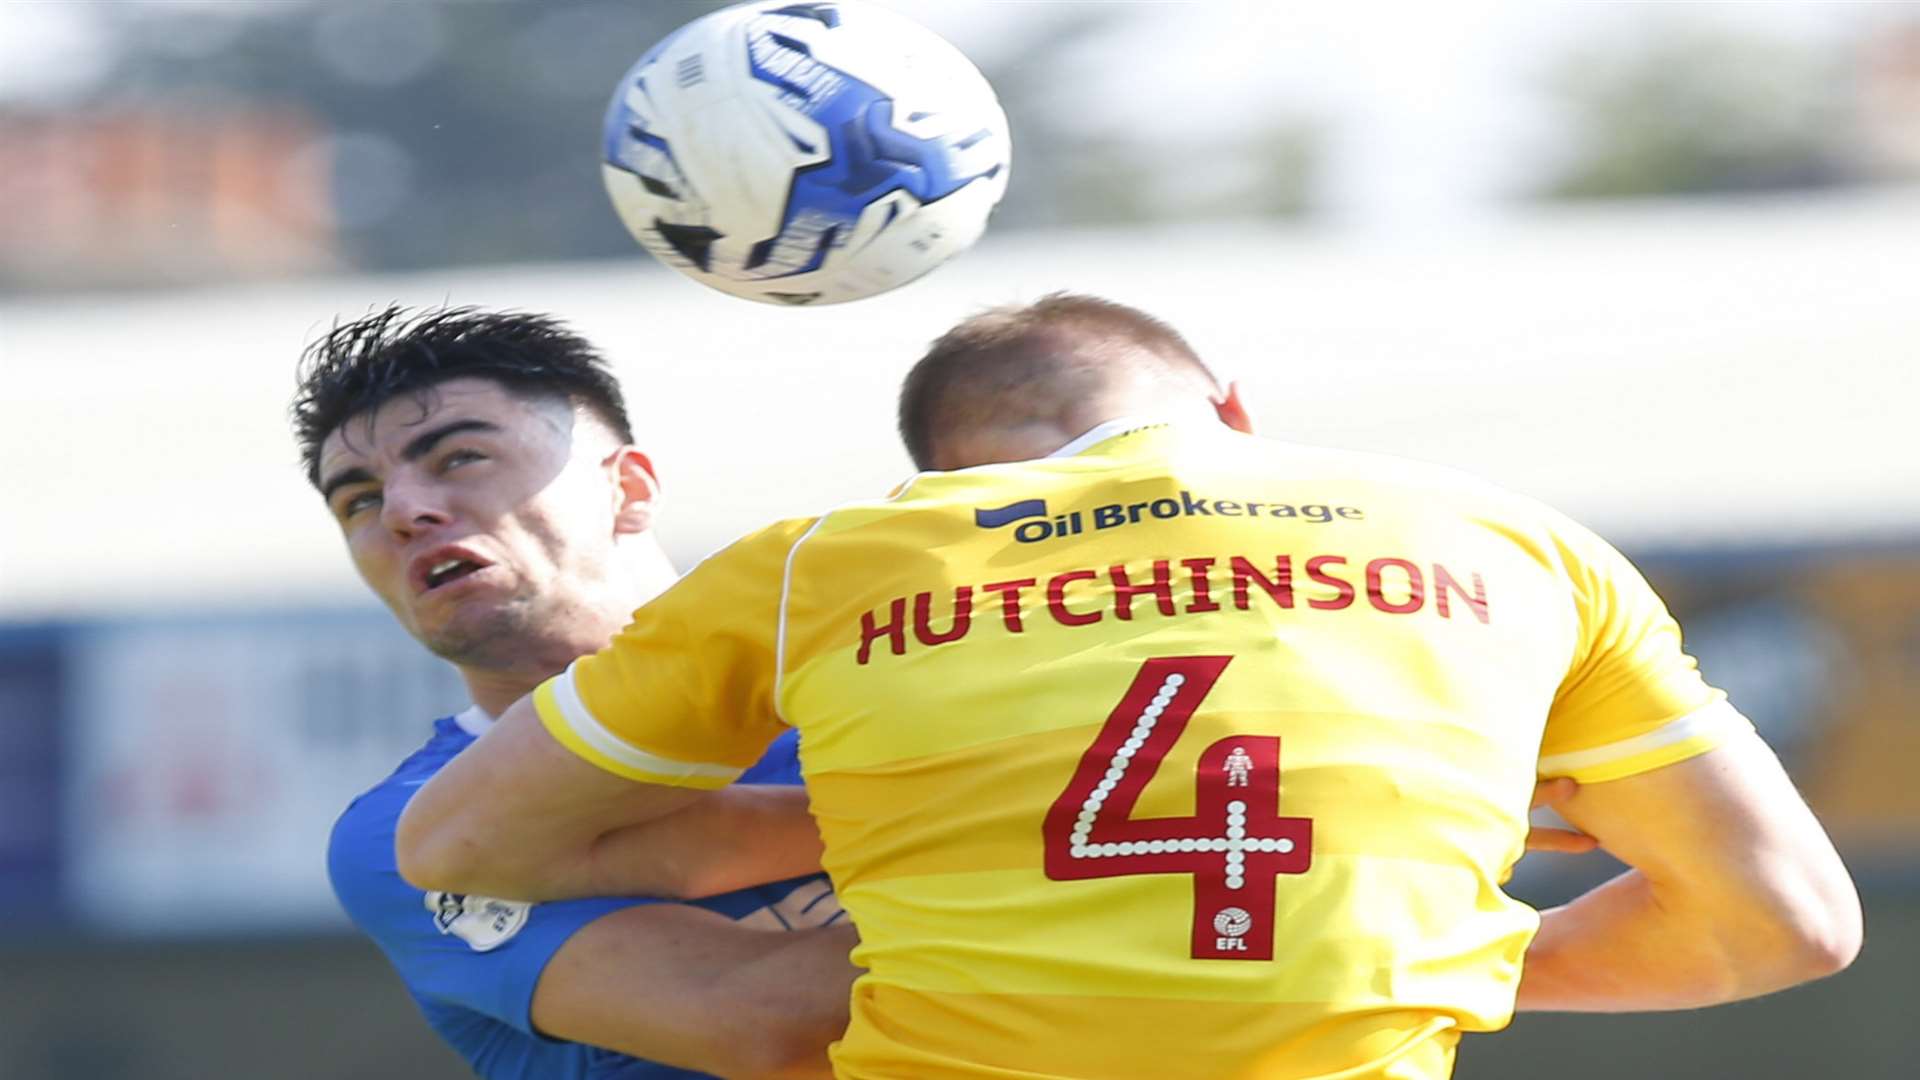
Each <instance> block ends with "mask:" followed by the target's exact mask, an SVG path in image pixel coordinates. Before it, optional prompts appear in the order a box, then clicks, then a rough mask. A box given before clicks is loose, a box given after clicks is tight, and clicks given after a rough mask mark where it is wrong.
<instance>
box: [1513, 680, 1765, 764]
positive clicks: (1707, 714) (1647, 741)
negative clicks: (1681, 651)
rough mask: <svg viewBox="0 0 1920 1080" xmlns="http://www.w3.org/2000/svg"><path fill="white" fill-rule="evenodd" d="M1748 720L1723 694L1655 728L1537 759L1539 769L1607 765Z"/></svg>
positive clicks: (1745, 723)
mask: <svg viewBox="0 0 1920 1080" xmlns="http://www.w3.org/2000/svg"><path fill="white" fill-rule="evenodd" d="M1747 725H1748V720H1747V718H1746V717H1745V716H1742V715H1741V714H1740V710H1738V709H1736V708H1734V707H1733V705H1732V704H1731V703H1730V702H1728V701H1727V700H1726V699H1725V698H1721V699H1720V700H1718V701H1715V702H1713V703H1712V704H1710V705H1704V706H1702V707H1700V708H1698V709H1695V710H1694V711H1692V712H1690V713H1688V714H1687V715H1685V716H1682V717H1680V718H1679V719H1676V720H1670V721H1668V722H1667V723H1664V724H1662V725H1660V726H1659V727H1657V728H1654V729H1653V730H1652V731H1648V732H1644V733H1642V734H1639V735H1635V736H1634V737H1633V738H1631V739H1622V740H1620V741H1619V742H1616V743H1608V744H1607V745H1605V746H1596V747H1593V748H1592V749H1589V750H1574V751H1572V752H1570V753H1565V754H1553V755H1551V756H1549V757H1543V758H1541V759H1540V764H1539V766H1538V771H1539V772H1540V773H1541V774H1542V775H1547V776H1558V775H1564V774H1566V773H1575V772H1581V771H1583V770H1586V769H1591V768H1594V767H1596V766H1600V765H1610V764H1612V763H1613V762H1616V761H1625V760H1627V759H1628V758H1634V757H1639V756H1640V755H1641V754H1646V753H1651V752H1652V751H1655V750H1659V749H1660V748H1662V747H1666V746H1672V745H1673V744H1675V743H1679V742H1685V741H1686V740H1688V739H1692V738H1696V737H1698V736H1701V735H1711V734H1714V733H1716V732H1722V731H1729V730H1733V729H1736V728H1745V727H1746V726H1747Z"/></svg>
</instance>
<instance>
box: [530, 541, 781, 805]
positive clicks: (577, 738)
mask: <svg viewBox="0 0 1920 1080" xmlns="http://www.w3.org/2000/svg"><path fill="white" fill-rule="evenodd" d="M812 524H813V522H811V521H796V522H786V523H783V524H781V525H776V526H774V527H772V528H770V529H766V530H764V531H762V532H760V533H757V534H754V535H752V536H749V537H747V538H746V539H744V540H741V541H739V542H738V543H736V544H734V545H733V546H731V547H729V548H726V549H725V550H723V551H721V552H719V553H718V554H716V555H714V556H713V557H712V558H709V559H708V560H706V561H705V562H703V563H701V564H700V565H699V566H697V567H695V568H694V570H693V572H692V573H690V574H688V575H687V576H686V577H684V578H681V579H680V580H679V581H678V582H676V583H675V584H674V585H673V587H672V588H670V589H668V590H667V591H666V592H664V593H661V594H660V595H659V596H658V597H656V598H654V599H653V600H651V601H649V602H648V603H647V604H646V605H645V606H643V607H642V608H640V610H638V611H636V612H634V614H633V621H632V622H631V623H629V624H628V625H627V627H626V629H625V630H622V631H621V632H620V634H619V635H618V636H617V637H615V638H614V639H613V641H612V643H611V644H609V645H608V646H607V647H606V648H604V649H602V650H600V651H599V652H598V653H595V654H593V655H592V656H587V657H582V658H581V659H579V660H577V661H575V662H574V663H573V665H572V666H571V667H569V668H568V669H567V670H566V671H564V672H562V673H561V674H559V675H557V676H555V677H554V678H552V679H549V680H548V681H547V682H545V683H543V684H541V686H540V688H539V689H538V690H537V691H535V693H534V704H535V706H536V707H537V708H538V710H539V712H540V719H541V722H542V723H543V724H545V725H546V728H547V730H548V731H549V732H550V733H552V735H553V737H554V738H555V739H557V740H558V741H559V742H560V743H561V744H562V745H564V746H566V747H567V748H568V749H570V750H572V751H573V752H574V753H576V754H578V755H580V756H581V757H583V758H585V759H586V760H588V761H590V762H592V763H594V764H595V765H598V766H599V767H601V768H603V769H606V770H607V771H609V772H612V773H615V774H617V775H620V776H624V777H627V778H628V779H632V780H639V781H643V782H646V783H653V784H669V785H675V786H683V787H699V788H718V787H724V786H725V785H727V784H728V783H730V782H732V781H733V780H734V779H735V778H736V777H738V776H739V775H740V773H741V771H742V770H743V769H745V768H746V767H747V766H748V765H749V764H751V763H752V762H753V761H754V760H755V759H756V758H758V757H759V756H760V754H761V752H762V751H764V750H765V749H766V748H767V744H768V743H769V742H771V741H772V740H773V739H774V737H775V736H777V735H778V734H779V733H780V732H781V731H782V730H784V728H785V725H784V724H783V723H782V722H781V720H780V718H779V716H778V715H777V712H776V710H775V708H774V703H773V702H774V693H775V682H776V681H777V679H778V678H779V660H778V655H777V653H778V650H779V648H780V646H781V640H780V639H781V633H780V620H781V615H782V612H781V607H782V603H783V600H784V592H785V583H786V573H787V564H788V556H789V554H790V553H791V552H792V550H793V548H794V546H795V545H796V544H797V543H798V542H799V541H800V539H801V538H802V537H803V536H804V535H805V533H806V531H807V530H808V528H810V527H811V526H812Z"/></svg>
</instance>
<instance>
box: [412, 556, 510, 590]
mask: <svg viewBox="0 0 1920 1080" xmlns="http://www.w3.org/2000/svg"><path fill="white" fill-rule="evenodd" d="M491 565H492V564H491V563H489V562H487V561H486V560H485V559H482V558H480V557H479V556H477V555H474V554H473V553H472V552H469V551H466V550H464V549H461V548H451V547H447V548H441V549H439V550H438V551H430V552H428V553H427V554H425V555H422V556H420V557H419V558H417V559H415V560H413V565H412V566H411V567H410V568H409V573H408V575H407V576H408V577H409V578H410V579H411V580H412V582H413V591H414V594H415V595H419V594H421V593H429V592H432V591H433V590H435V589H438V588H440V587H441V586H444V585H451V584H453V583H454V582H456V581H459V580H460V579H462V578H465V577H470V576H472V575H473V574H476V573H478V572H479V571H481V570H485V569H486V568H487V567H488V566H491Z"/></svg>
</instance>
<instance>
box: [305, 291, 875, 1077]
mask: <svg viewBox="0 0 1920 1080" xmlns="http://www.w3.org/2000/svg"><path fill="white" fill-rule="evenodd" d="M293 419H294V426H295V429H296V434H297V437H298V439H299V443H300V449H301V455H302V458H303V460H304V462H305V465H306V467H307V473H308V477H309V479H310V480H311V481H312V482H313V484H314V486H315V487H316V488H317V489H318V490H319V492H320V494H321V495H322V496H323V497H324V498H325V499H326V501H327V506H328V508H329V509H330V510H331V511H332V512H333V515H334V517H335V519H336V520H337V521H338V522H339V524H340V529H341V532H342V534H343V535H344V536H345V538H346V541H347V548H348V551H349V553H350V554H351V556H352V558H353V562H354V566H355V568H356V569H358V570H359V572H360V575H361V577H362V578H363V579H364V580H365V581H366V583H367V585H368V586H369V587H370V588H371V589H372V590H373V591H374V593H375V594H377V595H378V596H379V597H380V599H381V600H382V601H384V602H385V603H386V605H387V606H388V608H390V609H391V610H392V611H393V614H394V617H395V618H397V619H398V620H399V621H400V624H401V625H402V626H404V627H405V628H406V629H407V631H408V633H410V634H412V635H413V636H414V637H415V638H416V639H417V640H419V642H420V643H421V644H422V645H424V646H426V647H427V648H428V649H430V650H432V651H433V652H434V653H435V654H436V655H438V656H440V657H442V658H444V659H446V660H447V661H449V662H450V663H452V664H453V665H454V666H455V667H456V668H457V669H458V670H459V672H460V675H461V677H462V678H463V679H464V680H465V682H466V684H467V688H468V691H469V692H470V693H471V695H472V699H473V706H472V707H471V708H469V709H467V710H466V711H464V712H462V713H460V714H458V715H456V716H450V717H445V718H442V719H440V720H438V721H436V722H435V723H434V724H433V728H432V733H431V736H430V738H429V739H428V740H427V743H426V745H425V746H423V747H422V748H421V749H420V750H419V751H418V752H417V753H415V754H414V755H413V756H412V757H410V758H408V759H407V760H406V761H404V762H402V763H401V765H400V767H399V768H398V769H397V770H396V771H395V772H394V774H393V775H392V776H391V777H389V778H388V779H387V780H385V781H383V782H382V783H380V784H379V785H378V786H376V787H374V788H373V789H372V790H371V791H369V792H367V793H366V794H365V795H363V796H361V797H360V798H359V799H357V800H356V801H355V802H354V803H353V805H352V806H350V807H349V808H348V809H347V811H346V812H345V813H344V814H343V815H342V816H341V818H340V820H339V823H338V824H337V825H336V826H335V828H334V832H333V839H332V843H331V845H330V847H329V850H328V868H329V871H330V874H331V877H332V880H333V885H334V889H335V892H336V893H337V894H338V896H339V898H340V901H341V903H342V905H344V906H345V908H346V909H347V912H348V913H349V914H350V915H351V916H352V918H353V920H354V922H355V923H356V924H358V925H359V927H360V928H361V929H362V930H363V931H365V932H366V933H367V934H368V935H369V936H371V937H372V938H373V939H374V941H375V942H376V943H378V944H379V946H380V947H381V949H382V950H384V951H385V953H386V954H387V956H388V958H389V959H390V960H391V961H392V963H393V965H394V967H395V968H396V969H397V970H398V972H399V973H400V975H401V978H402V979H403V980H404V981H405V982H406V985H407V989H408V991H409V992H410V993H411V994H412V995H413V997H414V999H415V1000H416V1001H417V1002H418V1003H419V1006H420V1009H421V1011H422V1012H423V1013H424V1014H425V1015H426V1018H427V1020H428V1022H429V1023H430V1024H431V1025H432V1026H433V1028H434V1029H435V1030H436V1031H437V1032H438V1033H439V1034H440V1035H441V1036H442V1037H443V1038H444V1039H446V1040H447V1042H449V1043H450V1044H452V1046H453V1047H454V1048H455V1049H456V1050H457V1051H459V1052H460V1054H461V1055H462V1056H463V1057H465V1058H466V1059H467V1061H468V1062H469V1063H470V1064H471V1065H472V1067H473V1068H474V1070H475V1071H476V1072H478V1073H479V1074H481V1075H483V1076H486V1077H489V1078H498V1080H549V1078H583V1080H584V1078H593V1080H607V1078H616V1077H618V1078H631V1080H639V1078H651V1077H675V1076H690V1075H696V1074H695V1073H692V1072H688V1071H686V1070H694V1069H697V1070H702V1071H706V1072H712V1073H721V1074H725V1075H729V1076H741V1075H809V1074H813V1073H816V1072H820V1071H823V1070H824V1069H825V1063H826V1057H825V1047H826V1045H827V1043H828V1041H830V1040H831V1039H833V1038H835V1037H836V1036H837V1035H838V1034H839V1033H840V1031H841V1029H842V1028H843V1027H844V1026H845V1023H846V1015H847V988H848V984H849V982H850V980H851V979H852V976H853V969H852V968H851V967H850V966H849V965H848V963H847V960H846V956H847V949H848V947H849V946H850V944H851V942H852V933H851V929H850V928H849V927H847V926H846V924H845V921H844V919H843V918H842V917H841V916H840V914H839V906H838V904H837V902H836V901H835V899H834V897H833V894H832V892H831V890H830V888H829V887H828V885H827V883H826V881H825V879H824V878H823V877H821V876H820V875H818V874H817V873H816V874H811V876H799V877H794V878H792V879H790V880H786V881H782V882H780V883H778V884H774V885H762V886H754V887H748V888H743V889H740V891H736V892H730V893H724V894H722V895H719V896H716V897H714V898H713V899H711V900H705V901H701V902H699V903H697V904H691V905H688V904H667V903H657V902H652V901H647V900H641V899H636V898H632V897H623V896H621V895H620V894H621V893H622V891H623V890H624V889H625V888H626V887H627V884H628V883H627V881H626V880H625V879H624V878H623V875H622V872H621V868H622V866H623V865H624V862H623V859H622V858H621V850H622V847H621V844H620V843H619V842H618V841H615V842H611V843H608V844H605V845H602V846H601V848H600V849H599V850H598V851H597V852H595V853H592V857H589V858H587V859H584V860H582V862H580V863H579V864H576V865H575V866H574V867H572V870H573V874H572V875H570V876H568V877H566V878H565V880H566V881H567V883H568V885H569V887H571V888H574V889H575V890H576V891H579V892H582V893H587V894H592V895H594V896H598V897H605V898H601V899H584V900H573V901H565V902H558V903H542V904H530V903H525V902H517V901H513V900H509V899H493V898H488V897H485V896H478V895H462V894H455V893H448V892H422V891H421V890H419V889H416V888H413V887H412V886H410V885H408V884H407V883H406V882H405V881H403V880H402V879H401V878H400V876H399V874H398V873H396V872H395V869H394V850H393V838H394V823H395V820H396V819H397V818H398V816H399V814H400V811H401V809H402V807H404V806H405V805H406V802H407V800H408V799H409V798H410V797H411V796H412V795H413V794H414V792H415V791H416V790H418V788H419V786H420V785H421V784H422V783H424V782H425V781H427V780H428V779H429V778H431V777H432V776H433V775H434V774H435V773H436V772H437V771H439V769H440V768H441V767H443V766H444V765H446V763H447V762H448V761H450V760H453V759H454V758H455V756H456V755H458V754H460V753H462V752H464V751H466V749H467V748H468V747H469V746H470V745H472V744H473V743H474V742H475V740H476V738H477V737H478V738H481V742H482V744H483V745H484V743H485V739H484V737H483V735H484V732H485V731H486V730H487V728H488V727H489V726H490V725H491V724H492V722H493V721H492V719H491V718H492V717H494V716H497V715H499V714H500V713H501V712H503V711H504V710H505V709H506V708H507V706H509V705H510V704H512V703H513V702H514V701H515V700H516V699H518V698H520V697H522V696H524V695H525V694H527V693H528V692H529V691H531V690H532V689H533V688H534V687H535V686H536V685H538V684H539V683H540V682H541V681H542V680H544V679H546V678H548V677H550V676H552V675H553V674H554V673H556V672H558V671H560V670H562V669H564V668H565V667H566V665H567V664H568V663H569V662H570V661H572V660H573V659H574V658H575V657H577V656H580V655H582V654H584V653H589V652H592V651H594V650H595V649H597V648H599V647H601V646H602V645H604V644H605V643H606V642H607V641H608V639H610V638H611V637H612V636H613V634H614V632H615V631H616V630H618V629H619V628H620V626H621V625H623V624H624V623H625V622H626V620H627V617H628V615H629V613H630V612H631V611H632V610H633V609H634V608H636V607H638V606H640V605H641V604H642V603H644V602H645V601H646V600H648V599H649V598H650V597H652V596H654V595H655V594H656V593H659V592H660V591H661V590H663V589H664V588H666V587H667V585H668V584H669V583H671V582H672V581H673V579H674V577H675V573H674V570H673V567H672V566H671V565H670V564H669V562H668V560H667V558H666V556H665V554H664V553H663V552H662V551H661V549H660V545H659V543H658V541H657V540H656V539H655V536H654V534H653V531H652V529H653V524H654V520H653V517H654V493H655V486H654V477H653V471H652V466H651V465H650V464H649V463H648V460H647V458H646V457H645V456H644V455H643V454H642V453H641V452H640V451H639V450H637V449H635V447H634V446H633V433H632V431H631V430H630V428H629V424H628V420H627V415H626V409H625V405H624V403H623V401H622V398H621V394H620V388H619V386H618V384H617V383H616V382H615V381H614V379H613V376H612V375H611V374H610V373H609V372H608V371H607V369H606V367H605V365H604V364H603V363H602V361H601V359H600V357H599V356H598V354H597V353H596V352H595V351H594V349H593V348H592V346H590V345H589V344H588V343H587V342H586V341H584V340H582V339H581V338H579V337H578V336H576V335H574V334H573V333H571V332H570V331H569V330H567V329H566V328H565V327H564V326H563V325H561V324H560V323H558V322H556V321H554V320H552V319H549V318H544V317H541V316H536V315H523V314H512V313H505V314H495V313H484V312H479V311H472V310H450V311H439V312H434V313H429V314H425V315H420V316H410V315H409V314H408V313H406V312H404V311H401V310H399V309H389V310H387V311H384V312H380V313H378V314H374V315H371V316H369V317H367V318H364V319H361V320H359V321H356V322H353V323H349V324H346V325H343V326H340V327H337V328H336V329H335V330H334V331H333V332H332V333H330V334H328V335H327V336H326V337H325V338H324V339H322V340H320V341H318V342H316V343H315V344H314V345H313V346H312V347H311V348H310V349H309V350H308V352H307V355H306V357H305V358H304V361H303V363H302V366H301V371H300V388H299V394H298V397H297V399H296V401H295V403H294V406H293ZM742 780H743V781H748V782H758V783H762V784H770V785H783V787H775V788H765V789H752V790H749V789H742V790H741V791H740V792H739V794H740V795H741V796H742V797H743V800H744V801H743V802H742V803H741V804H740V805H738V806H736V807H734V808H732V810H729V811H727V812H725V813H722V814H716V815H704V816H702V815H694V816H689V817H687V818H684V819H682V820H681V821H679V822H677V823H676V824H677V825H679V826H681V827H682V828H681V829H676V830H675V832H674V837H673V840H674V841H678V842H679V846H678V847H676V848H674V849H673V850H671V851H655V852H654V853H653V854H652V855H650V856H649V863H648V872H649V874H651V875H654V876H655V879H658V878H660V877H663V876H664V878H665V879H666V880H667V881H668V883H669V884H671V885H672V887H673V888H674V889H675V890H676V891H680V892H686V893H690V894H703V895H704V894H706V893H709V892H713V891H715V890H717V889H732V888H740V887H741V886H746V885H750V884H751V883H752V882H758V881H767V880H771V879H773V878H776V877H779V876H780V875H781V874H795V875H806V874H808V872H810V871H814V870H817V868H818V855H819V847H818V839H817V837H816V836H815V835H814V834H813V832H812V828H811V826H810V824H808V823H807V821H806V817H805V813H804V799H803V795H802V793H801V792H800V790H799V789H798V788H797V787H793V786H792V785H796V784H798V783H799V775H798V766H797V762H796V760H795V752H794V745H793V743H792V741H791V740H781V741H779V742H778V743H776V744H775V745H774V746H773V747H772V749H771V750H770V751H769V752H768V754H767V755H766V756H765V757H764V758H763V759H761V760H760V762H759V763H758V764H756V765H755V766H754V767H753V768H751V769H749V770H747V772H746V773H745V775H744V776H742ZM756 800H758V801H756ZM788 801H792V802H793V805H794V807H795V808H796V810H795V812H794V813H790V814H781V815H776V816H770V815H768V814H767V813H764V812H763V811H764V810H765V809H766V808H769V807H777V806H779V805H781V804H782V803H784V802H788ZM683 830H684V831H683ZM748 859H750V860H751V862H752V865H753V867H754V870H753V872H752V873H750V874H745V875H742V874H740V873H739V872H737V871H736V870H735V869H734V868H735V867H737V866H739V865H740V864H741V863H742V861H743V860H748ZM788 930H794V931H795V932H791V933H789V932H785V931H788Z"/></svg>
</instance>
